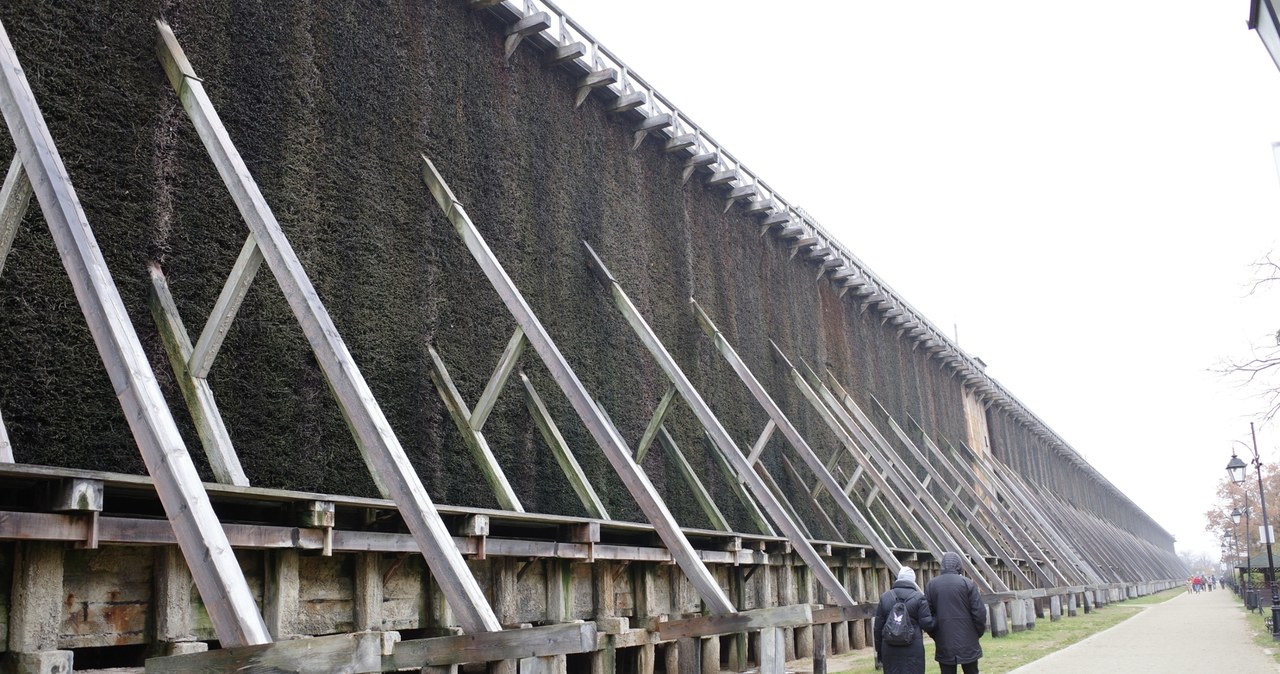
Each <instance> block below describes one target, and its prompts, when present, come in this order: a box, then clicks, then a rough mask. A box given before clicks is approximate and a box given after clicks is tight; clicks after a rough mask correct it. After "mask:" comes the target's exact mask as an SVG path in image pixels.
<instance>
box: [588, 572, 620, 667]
mask: <svg viewBox="0 0 1280 674" xmlns="http://www.w3.org/2000/svg"><path fill="white" fill-rule="evenodd" d="M614 566H615V563H614V562H607V561H604V560H596V562H595V563H594V564H592V565H591V601H592V606H593V608H594V614H595V618H596V621H597V622H599V621H600V620H601V619H602V618H613V617H614V616H616V615H618V600H617V597H616V596H615V595H614V587H613V572H614ZM616 641H617V638H616V637H615V636H614V635H612V634H609V635H606V636H605V647H604V648H601V649H600V650H597V651H595V652H594V653H592V654H591V674H613V672H614V668H615V665H616V662H615V658H614V644H615V643H616Z"/></svg>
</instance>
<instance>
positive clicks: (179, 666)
mask: <svg viewBox="0 0 1280 674" xmlns="http://www.w3.org/2000/svg"><path fill="white" fill-rule="evenodd" d="M382 646H383V640H382V634H380V633H377V632H357V633H355V634H333V635H329V636H324V637H312V638H308V639H294V640H292V641H281V642H277V643H274V644H263V645H260V646H238V647H231V648H220V649H218V650H215V651H206V652H204V653H191V654H187V655H170V656H167V657H160V658H149V659H148V660H147V668H146V669H147V674H190V673H191V672H280V673H282V674H284V673H287V674H327V673H330V672H353V673H354V672H378V671H382V669H383V668H382ZM419 666H421V665H419Z"/></svg>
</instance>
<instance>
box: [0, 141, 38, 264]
mask: <svg viewBox="0 0 1280 674" xmlns="http://www.w3.org/2000/svg"><path fill="white" fill-rule="evenodd" d="M31 194H32V190H31V178H30V177H28V176H27V172H26V171H25V170H24V169H23V168H22V157H21V156H20V155H14V157H13V161H12V162H10V163H9V172H8V173H6V174H5V177H4V187H0V274H3V273H4V261H5V259H7V258H8V257H9V251H10V250H12V249H13V240H14V238H16V237H17V235H18V228H19V227H21V226H22V218H23V217H24V216H25V215H26V214H27V206H28V205H29V204H30V203H31Z"/></svg>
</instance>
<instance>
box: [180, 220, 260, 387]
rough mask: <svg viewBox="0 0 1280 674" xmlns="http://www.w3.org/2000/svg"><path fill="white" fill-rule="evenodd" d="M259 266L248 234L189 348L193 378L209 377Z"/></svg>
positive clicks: (188, 368) (252, 242)
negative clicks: (191, 346)
mask: <svg viewBox="0 0 1280 674" xmlns="http://www.w3.org/2000/svg"><path fill="white" fill-rule="evenodd" d="M261 266H262V251H261V250H259V249H258V243H257V242H256V241H254V239H253V235H252V234H250V235H249V236H248V238H246V239H245V242H244V246H242V247H241V248H240V255H238V256H237V257H236V262H235V264H234V265H232V267H231V273H230V274H228V275H227V281H226V283H224V284H223V286H222V292H221V293H219V294H218V300H217V301H216V302H214V304H213V311H211V312H210V313H209V320H208V321H206V322H205V324H204V329H203V330H201V332H200V338H199V339H197V340H196V344H195V347H193V348H192V349H191V356H190V361H188V363H187V370H188V371H189V372H190V373H191V376H192V377H195V378H196V379H204V378H206V377H208V376H209V369H210V368H212V367H213V360H214V358H216V357H217V355H218V351H219V350H220V349H222V342H223V340H224V339H226V337H227V332H228V331H230V330H231V323H232V322H233V321H234V320H235V319H236V314H237V313H239V311H240V305H241V304H242V303H244V298H245V295H247V294H249V288H250V286H252V285H253V279H254V277H256V276H257V275H258V269H259V268H260V267H261Z"/></svg>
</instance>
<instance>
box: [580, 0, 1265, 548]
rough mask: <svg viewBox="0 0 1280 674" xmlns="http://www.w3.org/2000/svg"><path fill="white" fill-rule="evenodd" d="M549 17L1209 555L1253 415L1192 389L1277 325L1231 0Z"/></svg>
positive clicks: (980, 1) (747, 7)
mask: <svg viewBox="0 0 1280 674" xmlns="http://www.w3.org/2000/svg"><path fill="white" fill-rule="evenodd" d="M556 2H557V4H558V5H559V6H560V7H561V8H562V9H564V10H565V11H566V12H568V13H569V15H570V16H572V17H574V18H575V19H576V20H577V21H578V22H579V23H581V24H582V25H583V26H584V27H585V28H586V29H587V30H588V31H590V32H591V33H592V34H593V35H594V36H595V37H596V38H598V39H599V40H600V41H601V42H602V43H603V44H604V45H606V46H607V47H609V49H610V50H612V51H613V52H614V53H616V54H618V55H619V56H620V57H621V58H622V59H623V60H624V61H626V62H627V64H628V65H629V66H631V68H632V69H633V70H635V72H637V73H638V74H639V75H640V76H641V77H644V78H645V79H646V80H648V81H649V82H650V83H651V84H653V85H654V86H655V87H657V88H658V90H659V91H661V92H662V93H663V94H664V95H666V97H667V98H668V99H670V100H671V101H672V102H673V103H675V104H676V105H677V106H679V107H680V109H681V110H682V111H684V112H685V113H687V114H688V115H689V116H690V117H691V118H692V119H693V120H694V121H696V122H697V123H698V124H699V125H700V126H702V127H704V128H705V129H707V131H708V132H710V133H711V134H712V135H713V136H715V138H716V139H717V140H718V141H719V142H721V143H723V144H724V145H725V147H726V148H727V149H729V151H731V152H733V153H734V154H735V155H736V156H737V157H738V158H739V159H741V160H742V161H743V162H744V163H745V164H746V165H747V166H748V167H749V168H751V169H752V170H753V171H754V172H756V173H757V174H758V175H760V176H761V177H762V178H763V179H764V180H766V181H767V182H769V183H770V184H771V185H772V186H773V187H775V188H776V189H778V190H779V192H780V193H781V194H782V195H783V196H785V197H786V198H787V199H788V200H789V201H790V202H792V203H793V204H798V205H801V206H803V207H805V208H806V209H807V210H808V211H809V212H810V213H811V214H813V215H814V217H816V218H817V219H818V220H819V221H820V222H821V223H822V224H823V225H824V226H826V227H827V228H828V229H831V230H833V231H834V232H835V233H836V234H837V235H838V236H840V237H841V238H842V240H843V241H844V242H845V243H846V244H847V245H848V246H849V247H850V248H851V249H852V250H853V252H854V253H855V254H856V255H858V256H859V257H860V258H861V259H862V260H863V261H865V262H866V263H867V264H868V265H869V266H870V267H871V268H872V269H873V270H874V271H875V272H876V273H877V274H878V275H880V276H881V277H882V278H883V279H885V280H886V281H887V282H888V283H889V284H890V285H892V286H893V287H894V288H895V289H896V290H897V291H899V292H900V293H901V294H902V295H903V296H904V297H905V298H906V299H907V301H908V302H910V303H912V304H913V305H914V306H915V307H916V308H918V309H919V310H921V311H922V312H923V313H924V314H925V315H926V316H927V317H928V318H929V319H930V320H931V321H932V322H933V323H934V324H936V325H937V326H939V327H940V328H943V329H945V330H947V331H948V332H951V331H952V330H953V326H958V336H959V340H960V345H961V346H962V347H963V348H964V349H965V350H966V351H968V352H969V353H971V354H974V355H977V356H980V357H982V359H983V360H985V361H986V362H987V363H988V364H989V369H988V372H989V373H990V374H991V375H992V376H994V377H995V378H997V379H998V380H1000V382H1002V383H1003V384H1004V385H1005V386H1006V387H1008V388H1009V389H1010V390H1011V391H1012V392H1013V393H1014V394H1015V395H1016V396H1018V397H1019V398H1020V399H1021V400H1022V401H1023V402H1025V403H1026V404H1027V405H1028V406H1029V407H1031V409H1032V410H1033V411H1035V412H1036V414H1037V415H1039V416H1040V417H1041V418H1042V419H1044V420H1045V421H1046V422H1048V423H1049V425H1050V426H1052V427H1053V429H1054V430H1055V431H1057V432H1058V434H1059V435H1061V436H1062V437H1063V438H1064V439H1066V440H1067V442H1069V443H1071V445H1072V446H1073V447H1074V448H1075V449H1076V450H1077V451H1079V452H1081V453H1082V454H1083V455H1084V456H1085V457H1086V458H1087V459H1088V460H1089V461H1090V462H1091V463H1092V464H1093V465H1094V467H1096V468H1097V469H1098V470H1099V471H1100V472H1102V473H1103V474H1104V475H1106V476H1107V478H1108V479H1110V480H1111V481H1112V482H1113V483H1115V484H1116V485H1117V486H1118V487H1119V488H1120V489H1122V490H1123V491H1124V492H1125V493H1126V494H1128V495H1129V496H1130V498H1132V499H1133V500H1134V501H1135V502H1136V503H1137V504H1138V505H1139V506H1141V507H1142V508H1143V509H1144V510H1146V511H1147V512H1148V513H1149V514H1150V515H1151V516H1152V517H1154V518H1155V519H1156V521H1158V522H1159V523H1160V524H1161V525H1162V526H1164V527H1165V528H1166V529H1168V530H1169V531H1170V532H1171V533H1173V534H1174V535H1175V536H1176V537H1177V540H1178V549H1179V550H1190V551H1196V552H1200V551H1203V552H1206V553H1212V554H1213V555H1214V556H1215V558H1216V555H1217V552H1218V545H1217V543H1216V541H1215V540H1214V539H1213V538H1212V537H1211V536H1209V535H1208V534H1207V533H1205V532H1204V518H1203V513H1204V511H1205V510H1206V509H1207V508H1209V507H1210V504H1211V503H1212V499H1213V493H1214V489H1215V485H1216V483H1217V481H1218V480H1219V478H1221V477H1222V476H1224V475H1225V472H1224V470H1223V468H1224V467H1225V466H1226V463H1227V460H1228V459H1229V458H1230V449H1231V443H1232V441H1233V440H1247V439H1248V431H1249V428H1248V425H1249V421H1250V420H1252V419H1254V418H1255V417H1256V415H1257V413H1258V412H1259V410H1260V409H1261V407H1262V406H1261V403H1260V402H1259V401H1258V399H1257V398H1256V397H1252V398H1251V397H1249V396H1248V395H1246V394H1244V393H1243V392H1241V391H1240V390H1239V388H1238V386H1237V385H1235V384H1234V383H1232V382H1231V381H1229V380H1224V379H1223V378H1222V377H1220V376H1218V375H1216V374H1212V373H1210V372H1209V370H1210V369H1211V368H1213V367H1215V366H1216V365H1218V364H1219V363H1220V362H1221V361H1222V360H1223V359H1225V358H1228V357H1240V356H1244V355H1247V353H1248V352H1249V347H1250V344H1253V343H1263V342H1265V341H1267V340H1271V339H1274V338H1273V337H1272V335H1274V334H1275V332H1276V330H1277V329H1280V312H1277V303H1278V301H1280V294H1277V293H1271V294H1264V295H1261V296H1254V297H1246V292H1247V290H1248V286H1249V280H1250V278H1251V270H1250V268H1249V265H1250V263H1251V262H1253V261H1255V260H1256V259H1258V258H1260V257H1261V256H1262V255H1264V254H1265V253H1267V252H1268V251H1270V250H1272V249H1273V248H1275V247H1276V242H1277V239H1278V238H1280V230H1278V229H1277V223H1278V222H1280V182H1278V181H1277V176H1276V166H1275V161H1274V159H1273V156H1272V152H1271V147H1270V144H1271V142H1272V141H1280V72H1278V71H1277V70H1276V67H1275V66H1274V65H1273V64H1272V62H1271V60H1270V58H1269V57H1268V55H1267V53H1266V50H1265V49H1264V48H1263V46H1262V43H1261V41H1260V40H1259V39H1258V37H1257V36H1256V35H1255V34H1254V33H1253V32H1251V31H1248V30H1247V29H1246V27H1245V21H1246V18H1247V16H1248V4H1249V3H1248V0H1231V1H1221V0H1212V1H1204V0H1200V1H1197V2H1189V1H1183V0H1160V1H1157V0H1077V1H1075V2H1070V3H1037V2H1026V1H1025V0H1022V1H1019V2H1014V1H994V0H974V1H970V2H954V1H952V2H928V1H926V2H911V3H906V2H886V1H884V0H875V1H871V2H868V1H848V2H805V3H781V2H776V1H774V2H763V1H759V0H734V1H732V2H707V1H701V2H698V1H693V0H679V1H677V0H647V1H646V2H626V3H619V2H602V1H601V0H556ZM1258 442H1259V448H1260V449H1261V450H1262V455H1263V459H1264V460H1266V461H1273V460H1275V459H1276V458H1277V456H1278V455H1280V451H1278V450H1277V446H1278V445H1280V428H1277V427H1274V426H1268V427H1263V428H1261V429H1260V432H1259V436H1258ZM1247 459H1248V457H1247V456H1246V460H1247ZM1276 508H1277V509H1280V504H1276ZM1273 510H1274V509H1273Z"/></svg>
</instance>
